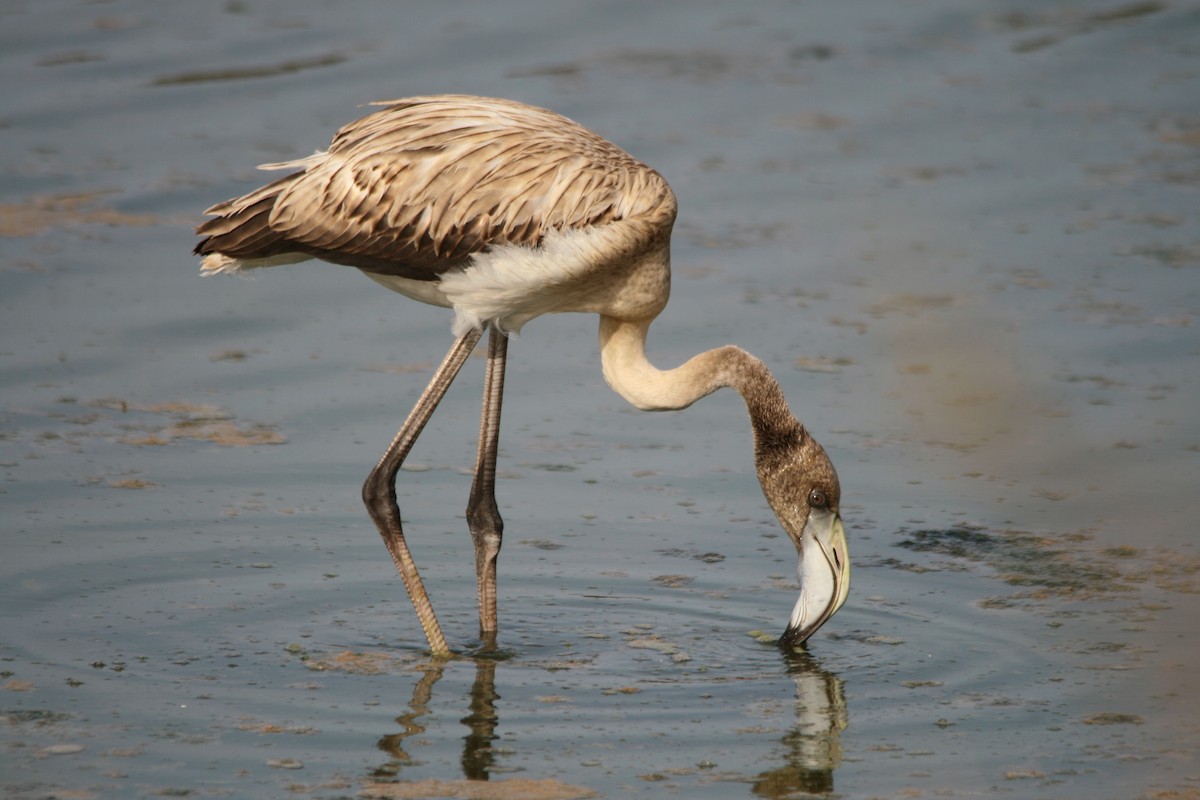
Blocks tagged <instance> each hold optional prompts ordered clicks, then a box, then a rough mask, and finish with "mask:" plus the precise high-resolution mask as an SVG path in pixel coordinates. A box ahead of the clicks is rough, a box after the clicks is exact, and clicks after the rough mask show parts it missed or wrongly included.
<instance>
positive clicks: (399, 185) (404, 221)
mask: <svg viewBox="0 0 1200 800" xmlns="http://www.w3.org/2000/svg"><path fill="white" fill-rule="evenodd" d="M376 105H384V106H386V107H385V108H383V109H382V110H380V111H376V112H375V113H373V114H370V115H368V116H365V117H363V118H361V119H359V120H356V121H355V122H352V123H350V124H349V125H346V126H345V127H343V128H342V129H341V130H339V131H338V132H337V134H336V135H335V136H334V138H333V142H332V144H331V145H330V147H329V149H328V150H327V151H322V152H317V153H316V154H314V155H312V156H310V157H308V158H304V159H300V160H297V161H291V162H286V163H281V164H269V165H264V167H263V168H264V169H291V170H294V172H292V173H291V174H289V175H287V176H286V177H283V178H281V179H279V180H277V181H275V182H274V183H271V184H268V185H267V186H264V187H262V188H260V189H257V190H255V191H253V192H250V193H248V194H246V195H244V196H242V197H238V198H235V199H232V200H228V201H226V202H223V203H219V204H217V205H215V206H213V207H212V208H210V209H208V211H207V213H208V214H211V215H214V218H213V219H210V220H208V221H206V222H204V223H203V224H202V225H200V226H199V227H198V228H197V233H199V234H201V235H203V236H205V237H206V238H205V239H204V240H203V241H201V242H200V244H199V245H197V247H196V253H197V254H200V255H204V256H206V258H205V262H204V268H205V271H207V272H225V271H236V270H239V269H243V268H250V267H257V266H270V265H272V264H276V263H287V262H289V261H295V260H299V259H302V258H306V257H315V258H320V259H324V260H326V261H331V262H334V263H338V264H345V265H349V266H354V267H358V268H360V269H362V270H364V271H365V272H367V273H368V274H371V275H372V276H378V277H384V278H386V277H395V278H399V279H402V280H406V281H435V280H439V279H440V278H441V277H442V276H443V275H444V274H445V273H446V272H447V271H450V270H453V269H455V268H456V267H460V266H464V265H467V264H469V263H470V262H471V259H472V256H476V255H479V254H485V253H488V252H490V251H491V250H493V249H494V248H508V247H524V248H533V249H536V248H539V247H541V246H542V244H543V243H544V242H545V241H546V237H547V236H548V235H551V234H552V233H554V232H573V231H580V230H586V229H592V228H599V227H605V226H609V227H611V226H610V225H609V224H610V223H626V224H625V225H622V226H620V227H621V228H622V230H623V232H624V234H625V235H624V238H625V239H626V240H627V241H626V242H625V244H623V245H620V246H619V247H618V249H624V250H625V251H627V252H625V253H614V256H620V257H622V258H626V259H627V258H628V257H629V256H630V255H636V253H634V252H633V251H635V250H636V249H637V248H651V247H653V246H656V245H655V244H654V243H655V242H657V241H658V240H663V241H662V242H661V243H660V244H662V246H663V247H665V239H667V238H669V234H670V228H671V225H672V223H673V221H674V218H675V198H674V196H673V194H672V193H671V190H670V188H669V187H668V186H667V184H666V182H665V181H664V180H663V179H662V177H661V176H660V175H659V174H658V173H657V172H655V171H654V170H652V169H650V168H649V167H647V166H645V165H644V164H642V163H640V162H639V161H637V160H635V159H634V158H633V157H631V156H630V155H628V154H627V153H625V152H624V151H623V150H621V149H620V148H618V147H616V146H615V145H613V144H611V143H609V142H607V141H605V140H604V139H602V138H600V137H599V136H596V135H595V134H593V133H591V132H590V131H588V130H587V129H585V128H583V127H581V126H580V125H578V124H576V123H574V122H572V121H571V120H569V119H567V118H565V117H562V116H560V115H558V114H555V113H553V112H550V111H546V110H544V109H539V108H534V107H531V106H527V105H524V104H521V103H516V102H513V101H508V100H496V99H488V98H479V97H468V96H458V95H443V96H432V97H416V98H409V99H405V100H397V101H392V102H388V103H378V104H376Z"/></svg>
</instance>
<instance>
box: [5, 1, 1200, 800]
mask: <svg viewBox="0 0 1200 800" xmlns="http://www.w3.org/2000/svg"><path fill="white" fill-rule="evenodd" d="M495 9H496V7H495V6H494V5H491V4H484V3H461V4H436V3H408V4H404V5H403V7H400V6H396V5H394V4H390V3H382V2H364V3H355V4H353V5H351V6H338V7H336V8H334V7H333V6H330V5H328V4H323V3H316V2H307V1H305V2H289V3H279V2H247V3H236V2H235V3H189V4H186V5H178V6H172V7H171V8H169V9H164V8H163V7H161V4H159V5H155V4H149V3H138V2H132V0H113V2H106V3H70V2H47V3H38V4H28V3H25V4H22V3H18V4H10V5H9V6H8V7H6V8H5V9H4V11H3V12H0V17H2V19H3V25H2V26H0V29H2V30H3V31H4V33H3V34H0V36H2V37H3V47H0V65H2V67H3V74H4V76H5V91H4V101H3V104H2V105H0V127H2V129H3V139H4V146H3V151H2V159H0V169H2V171H3V172H2V174H3V177H4V180H3V183H2V184H0V195H2V196H0V236H2V238H0V245H2V250H0V283H2V286H3V290H2V291H0V333H2V339H0V342H2V344H0V385H2V386H3V405H2V406H0V465H2V466H3V470H4V478H5V482H4V484H3V492H4V496H3V506H2V508H3V511H2V513H3V518H4V519H3V532H2V533H0V536H2V537H3V547H4V550H3V552H4V556H5V557H4V563H3V567H2V570H3V572H2V579H0V587H2V588H0V594H2V597H3V604H2V606H0V609H2V610H0V613H2V614H3V622H2V627H0V659H2V660H0V715H2V717H3V720H4V724H3V725H2V726H0V732H2V737H3V739H2V741H3V747H2V748H0V759H2V761H0V764H2V775H0V780H2V782H3V787H4V792H3V793H4V794H5V795H6V796H11V797H14V798H40V797H48V796H58V797H161V796H179V795H184V794H188V795H196V796H222V795H229V796H236V797H279V796H281V795H283V794H285V793H287V794H289V795H292V796H312V797H329V798H333V797H350V796H366V797H407V796H415V797H427V796H445V795H450V796H469V797H498V796H520V797H537V796H544V797H576V796H580V797H581V796H590V795H592V794H594V795H595V796H602V797H610V796H611V797H619V796H628V795H633V796H645V797H660V796H662V797H667V796H687V797H714V798H726V797H741V796H746V797H755V796H761V797H776V798H779V797H809V796H822V797H824V796H830V797H932V796H937V797H967V796H970V797H978V796H991V795H1003V796H1018V797H1045V798H1074V797H1093V798H1129V797H1146V798H1167V797H1170V798H1181V797H1182V798H1187V797H1196V796H1197V795H1198V794H1200V771H1198V770H1197V768H1196V766H1195V754H1196V751H1197V745H1198V743H1200V736H1198V735H1197V723H1196V720H1197V719H1200V707H1198V703H1197V697H1200V694H1198V693H1197V691H1196V684H1195V679H1194V677H1193V674H1194V670H1193V665H1194V663H1195V657H1196V655H1197V652H1196V645H1195V639H1194V631H1195V621H1194V620H1195V613H1196V611H1197V600H1196V596H1197V590H1198V585H1197V571H1198V570H1200V555H1198V554H1197V552H1196V534H1195V531H1196V525H1195V519H1196V518H1197V511H1198V510H1200V508H1198V502H1197V499H1196V491H1195V487H1196V486H1197V485H1200V483H1198V479H1200V470H1198V469H1197V462H1198V459H1200V426H1198V425H1197V422H1196V419H1197V417H1196V414H1195V410H1194V409H1195V398H1196V397H1197V395H1198V392H1197V378H1198V369H1197V364H1198V363H1200V361H1198V360H1197V355H1200V339H1198V338H1197V336H1196V332H1195V331H1196V309H1197V308H1198V307H1200V297H1198V295H1200V292H1198V286H1200V283H1198V279H1197V268H1198V267H1200V239H1198V237H1197V233H1196V232H1197V230H1198V227H1197V226H1198V224H1200V219H1198V217H1197V202H1196V198H1197V181H1198V179H1200V114H1198V113H1197V110H1196V104H1195V97H1196V96H1197V89H1198V86H1197V83H1198V76H1200V61H1198V58H1200V50H1198V49H1197V47H1196V44H1195V42H1196V41H1197V34H1200V6H1197V4H1195V3H1187V2H1161V3H1160V2H1146V3H1137V2H1129V3H1121V2H1114V3H1065V2H1062V3H1059V2H1052V3H1046V2H1033V1H1032V0H1029V1H1028V2H1000V3H990V4H978V3H963V2H951V1H950V0H941V1H940V2H938V1H933V2H921V3H901V4H896V3H857V4H843V5H840V6H837V7H836V8H835V7H833V6H830V5H815V4H795V3H784V2H765V3H757V4H750V5H743V6H739V7H737V8H734V7H732V6H730V5H728V4H723V3H687V4H684V3H655V4H622V3H593V4H583V5H575V6H565V5H563V4H558V3H549V2H534V1H533V0H521V2H518V3H510V4H506V5H505V8H504V12H503V13H502V14H501V13H499V12H498V11H496V10H495ZM433 92H467V93H475V94H485V95H498V96H504V97H512V98H515V99H519V100H524V101H527V102H532V103H535V104H538V105H542V106H546V107H550V108H554V109H556V110H558V111H560V112H562V113H565V114H567V115H569V116H571V117H573V118H575V119H577V120H579V121H581V122H582V123H584V124H585V125H587V126H588V127H591V128H592V129H594V130H597V131H598V132H600V133H602V134H604V135H606V136H607V137H609V138H611V139H613V140H614V141H616V142H617V143H619V144H620V145H622V146H623V147H625V148H626V149H628V150H629V151H630V152H632V153H634V154H635V155H636V156H637V157H639V158H641V159H643V160H645V161H646V162H648V163H650V164H651V165H653V166H654V167H655V168H657V169H659V170H660V171H661V172H662V173H663V174H664V175H665V176H666V177H667V179H668V180H669V181H670V182H671V184H672V186H673V187H674V189H675V190H676V193H677V194H678V195H679V199H680V206H681V214H680V219H679V223H678V226H677V233H676V239H675V256H674V261H675V275H676V281H675V286H674V288H673V297H672V300H671V304H670V305H669V306H668V308H667V310H666V312H665V313H664V314H663V315H662V317H661V319H660V321H659V322H658V323H657V324H656V326H655V327H654V328H653V329H652V334H651V343H650V354H651V357H652V359H653V360H655V361H656V363H658V364H660V365H661V366H673V365H674V364H677V363H679V362H681V361H683V360H684V359H685V358H687V357H689V356H691V355H693V354H694V353H695V352H697V351H699V350H701V349H704V348H708V347H713V346H717V345H720V344H723V343H725V342H736V343H738V344H740V345H742V346H743V347H745V348H747V349H748V350H750V351H752V352H754V353H756V354H757V355H759V356H760V357H762V358H763V359H764V360H765V361H767V363H768V364H770V365H771V366H772V368H773V369H774V370H775V371H776V373H777V375H778V376H779V378H780V380H781V382H782V383H783V385H784V388H785V391H786V392H787V394H788V396H789V398H790V400H791V402H792V405H793V408H794V410H795V411H796V413H797V414H798V416H799V417H800V418H801V419H802V420H803V421H805V422H806V423H807V424H808V426H809V427H810V429H811V430H812V431H813V432H814V434H815V435H816V436H817V438H818V439H819V440H820V441H822V443H823V444H824V445H825V446H826V447H827V449H828V450H829V452H830V454H831V455H832V457H833V459H834V461H835V463H836V464H837V465H838V468H839V470H840V473H841V478H842V483H843V487H844V491H845V497H844V506H845V507H844V515H845V517H846V519H847V523H848V526H849V532H850V534H851V545H850V546H851V553H852V558H853V562H854V587H853V591H852V595H851V598H850V601H849V602H848V603H847V605H846V606H845V607H844V608H843V610H842V611H841V612H839V614H838V615H837V616H836V617H835V618H834V619H833V620H832V621H831V622H830V623H829V624H828V625H827V626H826V627H825V628H824V629H823V630H822V631H821V632H820V633H819V634H818V635H817V636H816V637H814V639H813V640H812V641H811V642H810V643H809V646H808V649H807V652H806V653H803V654H797V655H795V656H793V657H785V656H783V655H782V654H781V653H780V652H779V651H778V650H777V649H775V648H774V647H772V646H771V645H770V644H764V643H763V642H762V641H760V640H759V637H758V636H756V633H757V632H767V633H771V634H775V633H778V632H779V631H780V630H781V629H782V627H783V624H784V622H785V621H786V614H787V612H788V611H789V610H790V608H791V605H792V603H793V602H794V592H795V587H794V585H793V584H794V573H793V570H794V563H795V562H794V554H793V553H792V548H791V545H790V543H789V542H788V540H787V538H786V536H783V535H782V534H781V532H780V531H779V530H778V528H777V526H776V523H775V522H774V520H773V519H772V515H771V512H770V511H769V509H768V508H767V507H766V505H765V503H764V502H763V500H762V497H761V493H760V491H759V488H758V485H757V482H756V481H755V479H754V477H753V470H752V464H751V453H750V447H749V431H748V426H747V425H746V422H745V416H744V410H743V408H742V406H741V403H740V401H739V400H738V398H737V397H736V396H734V395H732V394H731V393H721V394H718V395H715V396H713V397H711V398H708V399H706V400H704V401H703V402H701V403H699V404H698V405H696V406H695V407H693V408H691V409H688V410H686V411H683V412H678V413H670V414H661V415H650V414H643V413H640V412H637V411H635V410H633V409H631V408H629V407H627V406H626V405H625V404H624V403H623V401H622V400H621V399H620V398H619V397H617V396H616V395H614V394H612V393H611V392H610V391H609V390H608V389H607V387H606V386H605V385H604V383H603V379H602V377H601V376H600V372H599V364H598V356H597V354H596V345H595V339H596V334H595V324H596V323H595V320H594V319H593V318H589V317H585V316H564V317H557V318H547V319H541V320H538V321H536V322H534V323H532V324H530V325H529V326H528V327H527V328H526V330H525V332H524V333H523V335H522V336H521V337H520V339H519V340H517V341H516V342H515V343H514V345H513V347H512V348H511V350H510V354H511V359H510V380H509V388H508V397H507V405H506V408H505V423H504V432H503V437H502V455H501V470H502V475H501V482H500V487H499V494H500V502H501V508H502V512H503V513H504V516H505V519H506V521H507V528H506V534H507V535H506V540H505V542H506V543H505V549H504V553H503V555H502V558H501V567H500V577H501V589H500V591H501V596H500V601H501V608H500V613H501V628H502V629H501V635H500V640H499V643H498V650H497V651H496V652H491V653H485V654H483V655H478V653H479V645H480V643H479V642H478V641H477V640H476V639H475V638H474V631H475V629H476V622H475V618H474V615H475V611H474V587H473V565H472V564H471V563H470V558H471V556H470V546H469V539H468V536H467V533H466V529H465V524H464V523H463V521H462V519H461V513H462V511H461V509H462V508H463V507H464V505H465V502H466V495H467V491H468V489H469V476H468V475H467V474H465V471H466V470H467V469H468V468H469V465H470V463H471V460H472V458H473V454H474V435H475V431H476V425H477V423H476V419H477V401H478V393H479V390H480V385H481V376H480V371H481V370H480V369H479V365H481V363H482V362H480V361H474V362H472V363H471V364H469V365H468V368H467V369H466V370H464V374H463V376H462V377H461V378H460V381H459V383H460V384H461V385H458V384H456V386H455V388H454V389H453V390H452V391H451V393H450V395H449V396H448V398H447V400H446V403H445V406H444V407H443V408H442V409H440V410H439V412H438V414H437V416H436V417H435V418H434V421H433V423H432V424H431V425H430V428H429V429H428V430H427V431H426V433H425V436H424V437H423V438H422V439H421V441H420V443H419V444H418V446H417V448H416V449H415V450H414V452H413V454H412V456H411V458H410V464H409V467H410V468H409V469H406V471H405V472H403V473H402V474H401V481H400V503H401V508H402V509H403V511H404V514H405V518H406V522H407V525H408V531H409V537H410V540H411V542H412V546H413V548H414V550H415V554H416V558H417V560H418V563H419V564H420V565H421V567H422V570H423V575H424V577H425V580H426V583H427V585H428V586H429V589H430V592H431V595H432V597H433V601H434V604H435V608H437V610H438V613H439V615H440V618H441V620H442V623H443V625H444V627H445V628H446V630H447V634H448V636H449V637H450V639H451V641H452V644H453V646H454V647H455V648H456V649H459V650H460V651H462V652H463V653H464V656H463V657H462V658H459V659H455V660H452V661H450V662H446V663H437V662H432V661H431V660H430V659H429V658H428V657H427V656H426V654H425V652H424V643H423V640H422V638H421V634H420V629H419V627H418V626H417V624H416V621H415V619H413V616H412V613H411V611H410V608H409V605H408V602H407V600H406V599H405V598H404V594H403V587H402V586H401V584H400V582H399V579H398V578H397V577H396V576H395V574H394V570H393V568H392V566H391V564H390V563H389V561H388V559H387V558H386V556H385V551H384V549H383V547H382V545H381V544H380V542H379V541H378V537H377V536H376V534H375V533H374V532H373V531H372V529H371V525H370V522H369V520H368V519H367V517H366V515H365V514H364V512H363V511H362V509H361V506H360V504H359V501H358V486H359V484H360V482H361V480H362V478H363V477H364V476H365V473H366V471H367V469H369V467H370V466H371V465H372V464H373V463H374V461H375V459H376V458H377V457H378V455H379V453H380V452H382V449H383V447H384V446H385V445H386V442H387V440H388V439H389V437H390V436H391V435H392V433H393V432H394V430H395V428H396V426H398V424H399V423H400V421H401V420H402V419H403V417H404V415H405V414H406V413H407V410H408V407H409V405H410V404H411V403H412V402H413V400H414V399H415V398H416V396H417V394H418V393H419V391H420V388H421V387H422V385H423V383H424V380H425V376H426V375H427V374H428V372H429V371H430V370H431V369H432V366H433V364H435V363H436V361H437V360H438V359H439V358H440V357H441V355H442V353H443V352H444V350H445V348H446V347H447V346H448V345H449V342H450V338H449V334H448V326H449V319H448V317H447V314H446V312H445V311H443V310H439V309H433V308H425V307H421V306H418V305H416V304H414V303H412V302H409V301H406V300H405V299H404V298H401V297H398V296H389V295H386V294H385V293H383V292H382V291H381V290H380V289H379V287H377V286H376V285H375V284H373V283H371V282H370V281H367V280H366V279H364V278H362V277H361V276H360V275H358V274H356V273H354V272H353V271H351V270H347V269H344V268H339V267H333V266H329V265H323V264H318V263H310V264H305V265H300V266H295V267H289V268H287V269H279V270H274V271H271V272H269V273H266V274H262V275H260V276H259V277H258V278H257V279H255V280H200V279H198V278H197V265H196V263H195V259H193V258H192V257H191V256H190V255H189V251H190V248H191V246H192V244H193V242H194V238H193V237H192V235H191V227H192V226H193V225H194V224H195V223H196V221H197V219H198V214H199V212H200V211H202V210H203V209H204V208H205V207H207V206H208V205H210V204H212V203H213V202H216V201H218V200H221V199H224V198H226V197H229V196H233V195H235V194H237V193H239V192H243V191H245V190H248V189H250V188H252V187H253V186H255V185H257V182H258V181H260V180H262V179H263V177H264V176H263V175H262V174H260V173H256V172H255V171H254V170H253V166H254V165H255V164H258V163H262V162H270V161H278V160H281V159H286V158H294V157H297V156H300V155H303V154H305V153H307V152H310V151H311V150H312V149H315V148H317V147H322V146H324V145H325V144H326V143H327V142H328V140H329V137H330V135H331V134H332V132H333V131H334V130H335V129H336V128H337V127H338V126H339V125H340V124H342V123H344V122H346V121H348V120H350V119H352V118H353V117H355V116H356V115H358V114H361V113H363V109H362V108H361V107H360V104H362V103H364V102H367V101H370V100H376V99H386V98H391V97H403V96H407V95H412V94H419V93H433ZM1189 398H1191V399H1189ZM439 793H441V794H440V795H439ZM455 793H457V794H455Z"/></svg>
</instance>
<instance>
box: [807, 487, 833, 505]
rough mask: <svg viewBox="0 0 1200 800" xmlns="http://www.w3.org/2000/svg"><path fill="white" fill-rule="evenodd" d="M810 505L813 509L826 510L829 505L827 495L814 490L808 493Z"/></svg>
mask: <svg viewBox="0 0 1200 800" xmlns="http://www.w3.org/2000/svg"><path fill="white" fill-rule="evenodd" d="M808 505H809V506H810V507H811V508H825V507H826V506H828V505H829V501H828V500H827V499H826V498H825V493H824V492H822V491H821V490H820V489H813V490H812V491H811V492H809V493H808Z"/></svg>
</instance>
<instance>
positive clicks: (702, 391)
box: [600, 316, 804, 447]
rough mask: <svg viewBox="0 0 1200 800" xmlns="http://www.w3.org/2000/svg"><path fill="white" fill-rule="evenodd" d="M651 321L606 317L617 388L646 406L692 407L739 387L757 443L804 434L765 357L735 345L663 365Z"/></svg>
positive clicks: (607, 367) (603, 342)
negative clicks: (652, 347)
mask: <svg viewBox="0 0 1200 800" xmlns="http://www.w3.org/2000/svg"><path fill="white" fill-rule="evenodd" d="M649 328H650V320H643V321H640V322H626V321H622V320H617V319H613V318H612V317H605V316H601V317H600V361H601V364H602V366H603V369H604V378H605V380H607V381H608V385H609V386H611V387H612V388H613V390H614V391H615V392H616V393H617V394H619V395H621V396H622V397H624V398H625V399H626V400H628V401H629V402H630V403H632V404H633V405H634V406H636V407H638V408H640V409H642V410H643V411H666V410H672V409H680V408H687V407H688V406H690V405H691V404H692V403H694V402H696V401H697V400H699V399H700V398H702V397H707V396H708V395H710V394H712V393H713V392H715V391H716V390H717V389H721V388H724V387H727V386H728V387H730V388H733V389H736V390H737V392H738V394H740V395H741V396H742V399H743V400H745V401H746V409H747V410H748V411H749V412H750V421H751V424H752V425H753V426H754V438H755V442H756V445H758V446H759V447H761V446H762V445H763V444H764V443H765V442H768V441H770V440H776V439H782V438H791V437H795V436H803V435H804V433H803V432H804V428H803V427H802V426H801V425H800V423H799V422H798V421H797V420H796V418H795V417H794V416H793V415H792V412H791V411H790V410H789V409H788V405H787V400H786V399H785V398H784V396H783V390H782V389H780V387H779V382H778V381H777V380H775V376H774V375H772V374H771V371H770V370H769V369H767V366H766V364H764V363H763V362H762V361H760V360H759V359H757V358H755V357H754V356H752V355H750V354H749V353H747V352H746V351H745V350H743V349H741V348H740V347H736V346H734V345H725V346H724V347H718V348H716V349H715V350H709V351H707V352H704V353H701V354H699V355H697V356H694V357H693V358H691V359H689V360H688V361H686V362H684V363H683V364H682V365H681V366H678V367H676V368H675V369H668V370H660V369H658V368H657V367H655V366H654V365H653V364H651V363H650V362H649V360H647V358H646V332H647V331H648V330H649Z"/></svg>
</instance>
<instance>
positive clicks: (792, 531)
mask: <svg viewBox="0 0 1200 800" xmlns="http://www.w3.org/2000/svg"><path fill="white" fill-rule="evenodd" d="M757 433H759V434H760V435H759V436H757V437H756V448H755V449H756V451H757V452H756V456H757V458H756V461H757V467H758V478H759V481H760V482H761V483H762V487H763V493H764V494H765V495H766V497H767V502H768V503H770V504H771V508H772V509H774V511H775V515H776V516H777V517H778V518H779V522H780V524H781V525H783V529H784V530H785V531H787V533H788V536H790V537H791V538H792V542H793V544H795V545H796V552H797V553H799V555H800V563H799V566H798V567H797V574H798V575H799V578H800V598H799V599H798V600H797V601H796V607H795V608H794V609H793V610H792V616H791V618H790V619H789V620H788V625H787V629H786V630H785V631H784V633H783V636H781V637H780V639H779V644H780V646H781V647H785V648H789V649H790V648H792V647H795V646H796V645H799V644H800V643H801V642H803V641H805V640H806V639H808V637H810V636H812V635H813V634H814V633H816V631H817V629H818V628H820V627H821V626H822V625H824V624H825V622H826V621H827V620H828V619H829V618H830V617H832V616H833V615H834V613H835V612H836V611H837V610H838V609H839V608H841V607H842V604H843V603H845V602H846V595H847V594H848V593H849V591H850V556H849V553H848V552H847V549H846V532H845V529H844V528H843V527H842V517H841V513H840V508H841V499H842V490H841V485H840V484H839V483H838V477H837V471H836V470H834V468H833V464H832V463H831V462H830V460H829V457H828V456H827V455H825V450H824V448H822V447H821V445H819V444H818V443H817V441H816V440H815V439H813V438H812V437H811V436H810V435H809V434H808V432H807V431H806V430H805V429H804V428H803V427H798V429H793V430H789V431H786V432H780V433H776V434H775V435H761V434H762V433H763V432H762V431H757Z"/></svg>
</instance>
